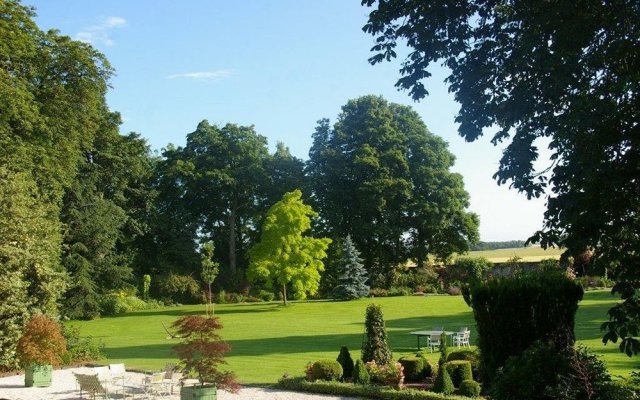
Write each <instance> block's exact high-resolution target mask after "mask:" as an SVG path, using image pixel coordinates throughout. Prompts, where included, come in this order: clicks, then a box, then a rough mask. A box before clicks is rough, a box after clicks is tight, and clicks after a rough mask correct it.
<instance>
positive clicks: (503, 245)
mask: <svg viewBox="0 0 640 400" xmlns="http://www.w3.org/2000/svg"><path fill="white" fill-rule="evenodd" d="M525 244H526V242H525V241H524V240H508V241H504V242H483V241H479V242H477V243H470V244H469V250H470V251H484V250H499V249H517V248H520V247H525Z"/></svg>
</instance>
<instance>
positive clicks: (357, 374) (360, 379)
mask: <svg viewBox="0 0 640 400" xmlns="http://www.w3.org/2000/svg"><path fill="white" fill-rule="evenodd" d="M370 381H371V376H369V371H368V370H367V367H366V366H365V364H364V361H362V360H360V359H357V360H356V363H355V365H354V367H353V383H360V384H362V385H367V384H369V382H370Z"/></svg>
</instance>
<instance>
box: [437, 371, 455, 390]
mask: <svg viewBox="0 0 640 400" xmlns="http://www.w3.org/2000/svg"><path fill="white" fill-rule="evenodd" d="M455 389H456V388H455V386H453V381H451V376H450V375H449V371H447V368H444V367H442V368H439V369H438V376H437V377H436V381H435V382H434V384H433V391H434V392H436V393H442V394H452V393H453V392H454V390H455Z"/></svg>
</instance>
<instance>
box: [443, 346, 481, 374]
mask: <svg viewBox="0 0 640 400" xmlns="http://www.w3.org/2000/svg"><path fill="white" fill-rule="evenodd" d="M456 360H466V361H469V362H470V363H471V371H472V372H473V379H474V380H477V379H479V378H480V354H479V353H478V351H477V350H471V349H459V350H454V351H451V352H450V353H449V354H448V355H447V361H456Z"/></svg>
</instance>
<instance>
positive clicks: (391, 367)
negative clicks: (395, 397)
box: [365, 361, 404, 389]
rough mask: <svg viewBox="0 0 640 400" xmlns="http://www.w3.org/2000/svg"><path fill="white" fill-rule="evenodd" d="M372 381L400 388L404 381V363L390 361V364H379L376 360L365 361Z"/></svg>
mask: <svg viewBox="0 0 640 400" xmlns="http://www.w3.org/2000/svg"><path fill="white" fill-rule="evenodd" d="M365 367H366V368H367V371H368V372H369V376H370V378H371V382H372V383H377V384H379V385H385V386H391V387H393V388H396V389H399V388H400V387H402V384H403V382H404V374H403V371H402V364H399V363H394V362H390V363H388V364H378V363H376V362H375V361H369V362H368V363H365Z"/></svg>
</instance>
